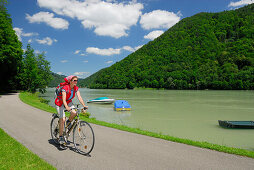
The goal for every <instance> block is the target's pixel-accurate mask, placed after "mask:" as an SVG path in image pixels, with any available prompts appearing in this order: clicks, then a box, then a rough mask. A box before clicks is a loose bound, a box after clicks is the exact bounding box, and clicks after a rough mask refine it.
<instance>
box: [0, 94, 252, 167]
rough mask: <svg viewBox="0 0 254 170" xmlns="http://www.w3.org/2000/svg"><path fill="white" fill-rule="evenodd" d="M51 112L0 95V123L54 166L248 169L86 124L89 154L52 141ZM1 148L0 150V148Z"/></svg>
mask: <svg viewBox="0 0 254 170" xmlns="http://www.w3.org/2000/svg"><path fill="white" fill-rule="evenodd" d="M50 121H51V113H48V112H45V111H41V110H39V109H36V108H33V107H31V106H29V105H27V104H24V103H23V102H22V101H20V100H19V97H18V94H17V93H16V94H15V93H14V94H9V95H3V96H1V97H0V128H2V129H3V130H4V131H6V132H7V133H8V134H9V135H11V136H12V137H14V138H15V139H16V140H18V141H19V142H20V143H22V144H23V145H24V146H26V147H27V148H28V149H30V150H31V151H32V152H34V153H35V154H37V155H38V156H40V157H41V158H42V159H44V160H46V161H47V162H49V163H50V164H52V165H53V166H55V167H56V168H57V169H95V170H99V169H110V170H114V169H121V170H122V169H138V170H140V169H223V170H225V169H237V170H238V169H253V167H254V159H252V158H247V157H241V156H236V155H231V154H226V153H221V152H217V151H212V150H207V149H202V148H198V147H193V146H189V145H185V144H179V143H174V142H170V141H165V140H161V139H156V138H152V137H147V136H143V135H138V134H133V133H129V132H123V131H120V130H116V129H112V128H107V127H103V126H98V125H92V127H93V129H94V132H95V139H96V141H95V148H94V150H93V151H92V153H91V156H90V157H88V156H84V155H81V154H79V153H76V152H75V151H74V150H73V146H72V145H71V146H70V148H68V149H67V150H64V151H59V150H58V148H57V146H55V145H54V144H52V141H51V137H50V131H49V124H50ZM0 152H1V151H0Z"/></svg>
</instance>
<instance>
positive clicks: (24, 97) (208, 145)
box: [20, 92, 254, 158]
mask: <svg viewBox="0 0 254 170" xmlns="http://www.w3.org/2000/svg"><path fill="white" fill-rule="evenodd" d="M20 98H21V100H22V101H24V102H25V103H27V104H29V103H32V104H33V105H32V106H34V107H37V108H40V109H42V110H45V111H47V112H51V113H55V112H56V109H55V108H53V107H52V106H49V105H47V104H45V103H40V101H39V99H38V94H30V93H27V92H22V93H20ZM36 98H37V99H36ZM26 100H33V102H28V101H26ZM80 118H81V119H83V120H85V121H87V122H90V123H93V124H97V125H102V126H106V127H110V128H115V129H119V130H123V131H127V132H132V133H137V134H141V135H146V136H151V137H155V138H160V139H164V140H168V141H173V142H178V143H183V144H187V145H192V146H197V147H200V148H207V149H211V150H216V151H220V152H225V153H230V154H236V155H241V156H247V157H251V158H254V152H253V151H249V150H245V149H240V148H233V147H228V146H222V145H218V144H212V143H208V142H200V141H193V140H189V139H183V138H177V137H173V136H168V135H163V134H159V133H155V132H149V131H145V130H141V129H139V128H130V127H127V126H125V125H118V124H113V123H107V122H103V121H99V120H96V119H95V118H89V119H88V118H85V117H84V116H80ZM95 136H96V134H95Z"/></svg>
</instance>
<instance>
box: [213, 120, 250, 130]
mask: <svg viewBox="0 0 254 170" xmlns="http://www.w3.org/2000/svg"><path fill="white" fill-rule="evenodd" d="M218 122H219V125H220V126H221V127H224V128H238V129H254V121H222V120H218Z"/></svg>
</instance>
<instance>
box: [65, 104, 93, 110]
mask: <svg viewBox="0 0 254 170" xmlns="http://www.w3.org/2000/svg"><path fill="white" fill-rule="evenodd" d="M79 105H80V104H77V107H76V108H72V109H77V110H82V109H84V110H87V109H88V108H87V107H83V108H82V109H80V108H78V106H79ZM72 109H71V110H72ZM64 112H68V110H66V109H65V110H64Z"/></svg>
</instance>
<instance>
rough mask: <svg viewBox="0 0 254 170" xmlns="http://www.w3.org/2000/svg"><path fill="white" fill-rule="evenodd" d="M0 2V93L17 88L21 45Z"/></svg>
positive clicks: (3, 2)
mask: <svg viewBox="0 0 254 170" xmlns="http://www.w3.org/2000/svg"><path fill="white" fill-rule="evenodd" d="M6 3H7V1H5V0H0V74H1V81H0V91H8V90H13V89H16V88H18V87H17V84H18V80H17V74H18V73H19V72H20V70H21V67H22V54H23V51H22V44H21V42H20V41H19V40H18V37H17V35H16V34H15V31H14V30H13V27H12V20H11V18H10V15H9V14H8V13H7V9H6V7H5V5H6Z"/></svg>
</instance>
